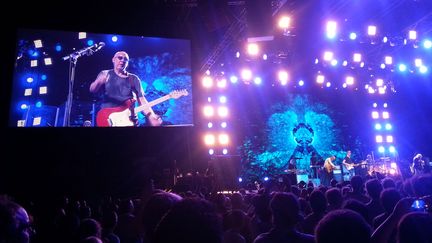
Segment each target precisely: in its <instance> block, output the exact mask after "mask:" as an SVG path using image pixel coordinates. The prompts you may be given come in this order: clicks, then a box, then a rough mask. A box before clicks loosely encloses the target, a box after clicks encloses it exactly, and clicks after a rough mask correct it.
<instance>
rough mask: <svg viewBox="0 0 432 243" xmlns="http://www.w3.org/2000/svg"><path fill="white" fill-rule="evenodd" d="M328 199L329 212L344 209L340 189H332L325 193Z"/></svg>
mask: <svg viewBox="0 0 432 243" xmlns="http://www.w3.org/2000/svg"><path fill="white" fill-rule="evenodd" d="M325 196H326V199H327V203H328V206H327V211H333V210H336V209H340V208H342V203H343V197H342V193H341V190H340V189H339V188H330V189H329V190H327V191H326V193H325Z"/></svg>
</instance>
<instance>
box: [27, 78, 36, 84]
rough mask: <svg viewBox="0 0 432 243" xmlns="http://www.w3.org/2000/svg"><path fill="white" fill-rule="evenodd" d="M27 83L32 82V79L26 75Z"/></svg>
mask: <svg viewBox="0 0 432 243" xmlns="http://www.w3.org/2000/svg"><path fill="white" fill-rule="evenodd" d="M26 80H27V83H33V81H34V79H33V78H32V77H28V78H27V79H26Z"/></svg>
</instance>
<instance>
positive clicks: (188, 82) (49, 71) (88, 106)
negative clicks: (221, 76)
mask: <svg viewBox="0 0 432 243" xmlns="http://www.w3.org/2000/svg"><path fill="white" fill-rule="evenodd" d="M16 39H17V43H16V60H15V66H14V67H15V69H14V76H13V83H12V99H11V102H10V116H9V126H10V127H148V126H150V125H154V126H163V127H164V126H193V125H194V121H193V107H192V100H193V99H192V76H191V43H190V40H187V39H174V38H160V37H144V36H130V35H117V34H102V33H87V32H68V31H57V30H40V29H20V30H18V31H17V38H16Z"/></svg>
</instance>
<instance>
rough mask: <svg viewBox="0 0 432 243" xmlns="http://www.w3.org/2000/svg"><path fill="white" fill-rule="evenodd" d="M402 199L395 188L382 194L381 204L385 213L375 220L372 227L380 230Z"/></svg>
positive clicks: (388, 189)
mask: <svg viewBox="0 0 432 243" xmlns="http://www.w3.org/2000/svg"><path fill="white" fill-rule="evenodd" d="M400 199H401V195H400V193H399V192H398V191H397V190H396V189H394V188H387V189H385V190H383V191H382V192H381V194H380V202H381V205H382V206H383V208H384V212H383V213H382V214H380V215H378V216H376V217H375V218H374V219H373V223H372V226H373V228H374V229H376V228H378V226H380V225H381V224H382V223H383V222H384V220H386V218H387V217H388V216H389V215H390V214H391V212H393V209H394V207H395V206H396V203H397V202H398V201H399V200H400Z"/></svg>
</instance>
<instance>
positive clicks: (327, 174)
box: [321, 155, 336, 186]
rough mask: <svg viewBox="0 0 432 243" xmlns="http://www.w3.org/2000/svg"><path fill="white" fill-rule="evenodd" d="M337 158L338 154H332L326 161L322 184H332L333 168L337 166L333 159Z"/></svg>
mask: <svg viewBox="0 0 432 243" xmlns="http://www.w3.org/2000/svg"><path fill="white" fill-rule="evenodd" d="M335 160H336V156H334V155H331V156H330V157H328V158H327V159H326V160H325V161H324V171H323V172H324V173H323V175H322V179H321V184H322V185H324V186H330V181H331V180H332V179H333V170H334V169H335V168H336V166H335V165H334V164H333V161H335Z"/></svg>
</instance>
